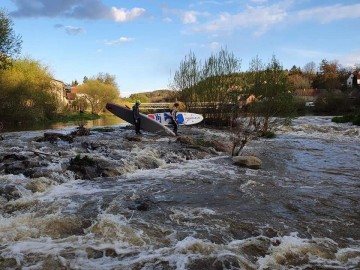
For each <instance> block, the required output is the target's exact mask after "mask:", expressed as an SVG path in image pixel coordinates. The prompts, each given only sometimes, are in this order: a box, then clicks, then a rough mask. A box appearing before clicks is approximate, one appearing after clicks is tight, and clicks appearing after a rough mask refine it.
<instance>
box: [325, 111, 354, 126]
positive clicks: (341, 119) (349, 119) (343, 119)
mask: <svg viewBox="0 0 360 270" xmlns="http://www.w3.org/2000/svg"><path fill="white" fill-rule="evenodd" d="M332 122H334V123H352V124H353V125H357V126H360V114H348V115H344V116H336V117H334V118H333V119H332Z"/></svg>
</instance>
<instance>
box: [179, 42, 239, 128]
mask: <svg viewBox="0 0 360 270" xmlns="http://www.w3.org/2000/svg"><path fill="white" fill-rule="evenodd" d="M240 64H241V61H240V60H239V59H237V58H236V57H235V56H234V54H232V53H229V52H228V51H227V50H226V49H222V50H220V51H219V53H218V54H213V55H211V56H210V57H209V58H208V59H206V60H205V62H204V64H202V63H201V62H200V61H198V60H197V58H196V57H195V55H194V54H193V53H191V52H190V54H189V55H188V57H185V60H184V61H182V62H181V64H180V68H179V70H178V71H176V73H175V76H174V83H173V86H174V87H173V89H174V90H177V91H178V92H179V97H180V100H182V101H183V102H184V103H185V105H186V107H187V109H188V110H193V109H194V108H197V107H201V108H205V109H203V110H201V113H203V114H204V115H205V117H206V119H207V121H209V119H212V120H215V121H216V122H217V123H220V122H221V121H227V120H228V119H229V118H231V116H232V115H231V112H232V109H233V108H234V105H236V103H237V98H238V96H239V91H238V90H239V89H240V83H239V78H240V76H239V72H240Z"/></svg>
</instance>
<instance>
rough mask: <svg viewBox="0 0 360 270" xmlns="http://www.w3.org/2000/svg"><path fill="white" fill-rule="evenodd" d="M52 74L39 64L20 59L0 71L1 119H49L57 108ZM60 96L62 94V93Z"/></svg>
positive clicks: (27, 59) (28, 59)
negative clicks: (10, 66) (8, 67)
mask: <svg viewBox="0 0 360 270" xmlns="http://www.w3.org/2000/svg"><path fill="white" fill-rule="evenodd" d="M51 81H52V75H51V74H50V72H49V71H48V68H47V67H44V66H42V65H41V64H40V62H38V61H36V60H33V59H30V58H23V59H18V60H16V61H14V62H13V66H12V68H11V69H5V70H0V116H1V118H2V119H5V120H7V121H21V120H36V119H39V120H40V119H43V118H46V117H51V115H52V114H53V113H55V112H56V110H57V108H58V102H57V98H56V97H57V94H58V93H57V92H55V90H54V88H53V87H52V85H51ZM61 94H62V93H61Z"/></svg>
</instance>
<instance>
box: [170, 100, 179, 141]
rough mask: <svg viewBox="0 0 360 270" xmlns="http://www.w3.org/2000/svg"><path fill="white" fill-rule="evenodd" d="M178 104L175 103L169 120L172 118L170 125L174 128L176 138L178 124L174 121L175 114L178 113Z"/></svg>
mask: <svg viewBox="0 0 360 270" xmlns="http://www.w3.org/2000/svg"><path fill="white" fill-rule="evenodd" d="M178 107H179V103H177V102H176V103H175V104H174V107H173V108H172V110H171V118H172V124H173V126H174V133H175V135H176V136H178V133H177V130H178V122H177V120H176V114H177V112H178Z"/></svg>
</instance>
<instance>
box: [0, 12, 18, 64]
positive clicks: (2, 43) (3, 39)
mask: <svg viewBox="0 0 360 270" xmlns="http://www.w3.org/2000/svg"><path fill="white" fill-rule="evenodd" d="M12 26H13V22H12V20H11V19H9V17H8V15H7V14H6V12H5V11H4V10H3V9H0V69H5V68H7V67H8V66H9V65H10V64H11V59H12V58H13V57H14V56H16V55H18V54H20V51H21V44H22V40H21V36H19V35H16V34H15V33H14V30H13V28H12Z"/></svg>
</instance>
